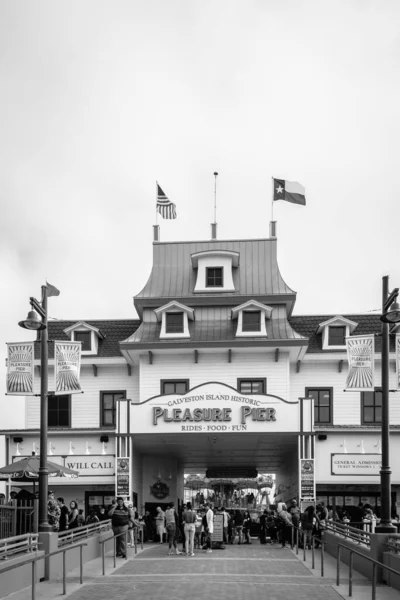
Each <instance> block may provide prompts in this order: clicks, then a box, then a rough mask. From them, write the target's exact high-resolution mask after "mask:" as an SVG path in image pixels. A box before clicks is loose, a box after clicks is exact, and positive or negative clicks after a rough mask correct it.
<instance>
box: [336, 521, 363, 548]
mask: <svg viewBox="0 0 400 600" xmlns="http://www.w3.org/2000/svg"><path fill="white" fill-rule="evenodd" d="M325 529H326V530H328V531H332V532H333V533H336V534H337V535H340V536H342V537H344V538H346V539H349V540H352V541H353V542H355V543H356V544H360V545H361V544H363V545H365V546H367V548H370V547H371V533H370V532H369V531H366V530H364V529H358V528H357V527H352V526H351V525H349V524H348V523H339V522H338V521H327V522H326V525H325Z"/></svg>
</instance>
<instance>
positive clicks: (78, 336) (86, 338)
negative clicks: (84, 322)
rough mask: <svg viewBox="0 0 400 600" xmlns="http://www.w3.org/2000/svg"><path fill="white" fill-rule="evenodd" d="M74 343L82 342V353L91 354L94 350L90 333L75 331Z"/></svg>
mask: <svg viewBox="0 0 400 600" xmlns="http://www.w3.org/2000/svg"><path fill="white" fill-rule="evenodd" d="M74 341H75V342H82V352H87V351H89V352H90V350H91V349H92V334H91V332H90V331H75V332H74Z"/></svg>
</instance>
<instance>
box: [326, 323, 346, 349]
mask: <svg viewBox="0 0 400 600" xmlns="http://www.w3.org/2000/svg"><path fill="white" fill-rule="evenodd" d="M345 337H346V327H329V338H328V346H345V345H346V340H345Z"/></svg>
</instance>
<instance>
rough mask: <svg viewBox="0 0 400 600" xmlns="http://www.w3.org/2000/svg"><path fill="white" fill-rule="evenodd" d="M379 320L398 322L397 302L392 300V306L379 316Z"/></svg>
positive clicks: (399, 318) (399, 316) (399, 311)
mask: <svg viewBox="0 0 400 600" xmlns="http://www.w3.org/2000/svg"><path fill="white" fill-rule="evenodd" d="M380 320H381V321H382V322H383V323H399V322H400V306H399V304H398V302H393V304H392V306H391V307H390V310H388V312H386V313H384V314H383V315H382V316H381V317H380Z"/></svg>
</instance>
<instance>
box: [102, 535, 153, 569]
mask: <svg viewBox="0 0 400 600" xmlns="http://www.w3.org/2000/svg"><path fill="white" fill-rule="evenodd" d="M137 529H140V544H141V548H142V550H143V529H142V527H140V528H139V527H134V528H133V530H134V540H135V554H137V538H136V533H137V531H136V530H137ZM128 533H129V529H126V531H122V532H121V533H117V534H116V535H114V536H113V537H112V538H111V537H109V538H106V539H105V540H99V544H101V563H102V569H103V575H105V574H106V562H105V561H106V554H105V545H106V543H107V542H109V541H110V540H114V556H113V558H114V569H115V567H116V566H117V537H120V536H122V535H124V536H125V547H126V549H128ZM124 558H125V560H128V556H127V552H126V553H125V557H124Z"/></svg>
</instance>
